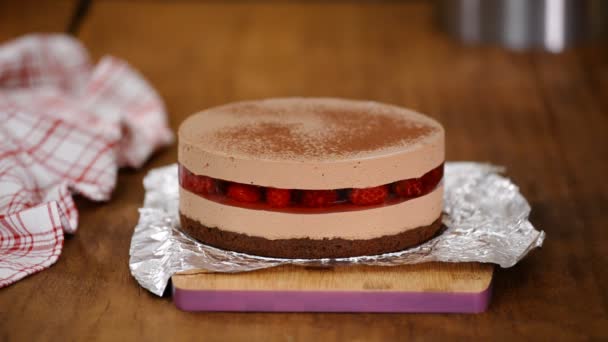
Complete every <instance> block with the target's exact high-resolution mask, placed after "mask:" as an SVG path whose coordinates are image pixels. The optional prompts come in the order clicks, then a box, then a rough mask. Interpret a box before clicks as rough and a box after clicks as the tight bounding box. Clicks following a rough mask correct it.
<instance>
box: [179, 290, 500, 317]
mask: <svg viewBox="0 0 608 342" xmlns="http://www.w3.org/2000/svg"><path fill="white" fill-rule="evenodd" d="M491 294H492V285H491V284H490V286H488V288H487V289H485V290H484V291H482V292H473V293H467V292H460V293H446V292H379V291H378V292H368V291H365V292H363V291H361V292H356V291H351V292H336V291H212V290H184V289H180V288H175V287H173V301H174V302H175V306H177V307H178V308H179V309H181V310H184V311H253V312H436V313H439V312H444V313H480V312H483V311H485V310H486V309H487V308H488V305H489V304H490V297H491Z"/></svg>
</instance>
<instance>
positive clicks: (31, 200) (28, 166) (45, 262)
mask: <svg viewBox="0 0 608 342" xmlns="http://www.w3.org/2000/svg"><path fill="white" fill-rule="evenodd" d="M172 139H173V135H172V133H171V131H170V130H169V128H168V127H167V118H166V113H165V108H164V106H163V103H162V100H161V99H160V97H159V96H158V94H157V93H156V92H155V91H154V89H152V87H151V86H150V85H149V84H148V83H147V82H146V81H145V80H144V79H143V78H142V76H141V75H139V74H138V73H137V72H136V71H135V70H133V69H132V68H131V67H130V66H129V65H128V64H127V63H126V62H124V61H122V60H119V59H116V58H113V57H104V58H102V59H101V61H100V62H99V63H98V64H97V65H91V63H90V61H89V59H88V55H87V52H86V51H85V49H84V48H83V47H82V45H80V43H79V42H78V41H76V40H74V39H73V38H70V37H69V36H65V35H31V36H26V37H24V38H20V39H17V40H14V41H12V42H8V43H5V44H3V45H0V288H1V287H4V286H7V285H9V284H12V283H14V282H16V281H17V280H19V279H21V278H23V277H25V276H27V275H29V274H32V273H35V272H38V271H40V270H43V269H45V268H47V267H49V266H50V265H52V264H53V263H55V261H57V258H58V257H59V255H60V254H61V249H62V246H63V234H64V233H74V232H75V231H76V228H77V226H78V211H77V210H76V207H75V206H74V201H73V199H72V194H74V193H78V194H81V195H83V196H85V197H87V198H90V199H92V200H95V201H103V200H107V199H109V198H110V194H111V192H112V190H113V189H114V186H115V184H116V174H117V169H118V168H119V167H121V166H131V167H139V166H141V165H142V164H143V163H144V161H145V160H146V159H147V158H148V157H149V156H150V154H151V153H152V152H153V151H154V150H155V149H156V148H158V147H160V146H162V145H166V144H169V143H171V141H172Z"/></svg>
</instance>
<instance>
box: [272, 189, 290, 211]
mask: <svg viewBox="0 0 608 342" xmlns="http://www.w3.org/2000/svg"><path fill="white" fill-rule="evenodd" d="M290 201H291V191H290V190H289V189H275V188H267V189H266V202H268V204H269V205H270V206H271V207H274V208H285V207H287V206H288V205H289V202H290Z"/></svg>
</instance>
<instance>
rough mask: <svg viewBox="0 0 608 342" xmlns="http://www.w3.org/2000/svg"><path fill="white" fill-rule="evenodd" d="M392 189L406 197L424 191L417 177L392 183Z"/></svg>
mask: <svg viewBox="0 0 608 342" xmlns="http://www.w3.org/2000/svg"><path fill="white" fill-rule="evenodd" d="M393 191H394V192H395V193H396V194H397V195H399V196H401V197H406V198H411V197H418V196H420V195H422V194H423V193H424V190H423V186H422V181H421V180H420V179H419V178H412V179H406V180H402V181H398V182H397V183H395V184H394V185H393Z"/></svg>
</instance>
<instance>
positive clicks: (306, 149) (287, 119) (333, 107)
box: [179, 98, 443, 161]
mask: <svg viewBox="0 0 608 342" xmlns="http://www.w3.org/2000/svg"><path fill="white" fill-rule="evenodd" d="M438 135H443V128H442V127H441V125H440V124H439V123H437V122H436V121H435V120H433V119H431V118H429V117H426V116H424V115H422V114H419V113H416V112H413V111H410V110H407V109H404V108H400V107H396V106H392V105H386V104H381V103H377V102H369V101H354V100H343V99H334V98H279V99H267V100H259V101H247V102H237V103H232V104H228V105H224V106H220V107H215V108H211V109H207V110H205V111H202V112H199V113H197V114H194V115H192V116H190V117H189V118H188V119H186V120H185V121H184V122H183V123H182V125H181V126H180V129H179V139H180V144H181V143H187V144H191V145H194V146H196V147H197V148H200V149H202V150H204V151H207V152H210V153H216V154H224V155H228V156H233V157H239V158H256V159H266V160H277V161H286V160H294V161H310V160H314V161H325V160H349V159H354V158H365V157H374V156H380V155H390V154H392V153H395V152H402V151H404V150H407V149H410V148H413V147H414V146H416V145H417V144H422V143H425V141H429V140H432V139H433V138H434V137H437V136H438Z"/></svg>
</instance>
